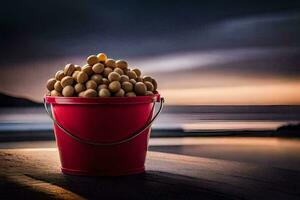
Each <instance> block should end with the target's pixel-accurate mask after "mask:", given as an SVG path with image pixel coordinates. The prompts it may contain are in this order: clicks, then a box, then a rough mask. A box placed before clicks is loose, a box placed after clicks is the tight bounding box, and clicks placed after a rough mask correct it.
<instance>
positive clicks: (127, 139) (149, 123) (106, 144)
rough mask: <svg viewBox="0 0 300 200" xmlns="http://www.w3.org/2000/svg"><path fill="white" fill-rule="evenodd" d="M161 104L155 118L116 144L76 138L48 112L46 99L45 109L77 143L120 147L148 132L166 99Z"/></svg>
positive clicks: (160, 100) (161, 100)
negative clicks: (119, 145) (145, 131)
mask: <svg viewBox="0 0 300 200" xmlns="http://www.w3.org/2000/svg"><path fill="white" fill-rule="evenodd" d="M155 102H156V100H155V99H154V100H153V107H152V109H151V115H152V113H153V111H154V108H155ZM159 102H160V106H159V109H158V111H157V113H156V114H155V115H154V117H153V118H152V119H151V120H150V121H149V122H148V123H147V124H145V126H144V127H142V128H140V129H139V130H137V131H135V132H134V133H133V134H132V135H130V136H129V137H127V138H125V139H122V140H119V141H115V142H107V143H101V142H92V141H87V140H84V139H81V138H79V137H77V136H75V135H74V134H72V133H70V132H69V131H68V130H67V129H65V128H64V127H63V126H62V125H61V124H60V123H59V122H58V121H56V119H54V117H53V116H52V114H51V112H49V110H48V106H47V102H46V99H45V97H44V107H45V110H46V112H47V114H48V115H49V117H50V118H51V119H52V121H53V122H54V123H55V124H56V125H57V126H58V127H59V128H60V129H61V130H62V131H63V132H64V133H65V134H66V135H68V136H69V137H71V138H72V139H74V140H76V141H77V142H80V143H83V144H88V145H92V146H112V145H118V144H122V143H125V142H128V141H130V140H132V139H133V138H135V137H137V136H139V135H140V134H141V133H142V132H143V131H144V130H146V129H147V128H149V127H150V126H151V124H152V123H153V122H154V120H155V119H156V118H157V117H158V115H159V114H160V113H161V111H162V108H163V104H164V102H165V100H164V98H163V97H160V99H159Z"/></svg>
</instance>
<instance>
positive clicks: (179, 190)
mask: <svg viewBox="0 0 300 200" xmlns="http://www.w3.org/2000/svg"><path fill="white" fill-rule="evenodd" d="M0 158H1V162H0V167H1V171H0V176H1V182H2V184H3V185H5V184H8V185H12V186H11V187H9V188H8V190H6V191H1V195H2V196H3V195H4V196H5V195H6V196H7V195H8V193H7V191H10V192H11V191H14V188H19V187H22V186H21V184H20V183H18V182H16V181H13V180H14V177H20V176H21V177H24V176H27V177H29V179H31V180H32V181H33V180H37V181H41V182H44V183H46V184H51V185H55V186H57V187H59V188H61V189H63V190H66V193H68V192H70V193H69V194H74V195H78V196H80V197H83V198H98V197H103V198H105V197H106V198H111V197H115V198H119V197H124V198H125V197H128V198H131V199H154V198H159V199H174V198H189V199H199V197H202V198H203V199H258V198H260V199H262V198H263V199H266V198H276V199H299V197H300V192H299V191H300V185H299V184H300V174H299V172H298V171H291V170H282V169H277V168H272V167H267V166H261V165H254V164H248V163H240V162H233V161H225V160H218V159H208V158H199V157H192V156H183V155H176V154H170V153H158V152H148V155H147V162H146V169H147V173H145V174H141V175H135V176H127V177H113V178H111V177H74V176H66V175H63V174H61V172H60V170H59V165H60V163H59V158H58V152H57V150H56V149H55V148H47V149H14V150H12V149H10V150H8V149H7V150H0ZM25 179H26V178H24V180H25ZM29 182H30V181H29ZM16 190H17V189H16ZM44 193H45V195H47V192H44ZM14 195H17V192H15V191H14ZM0 197H1V196H0Z"/></svg>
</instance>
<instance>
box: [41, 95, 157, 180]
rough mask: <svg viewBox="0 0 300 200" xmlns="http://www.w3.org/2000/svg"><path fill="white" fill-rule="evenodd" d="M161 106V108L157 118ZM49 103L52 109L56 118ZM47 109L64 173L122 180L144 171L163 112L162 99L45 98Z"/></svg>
mask: <svg viewBox="0 0 300 200" xmlns="http://www.w3.org/2000/svg"><path fill="white" fill-rule="evenodd" d="M156 102H160V107H159V110H158V111H157V113H156V114H155V116H153V117H152V115H153V111H154V108H155V104H156ZM47 103H49V104H51V108H52V114H51V113H50V112H49V111H48V107H47ZM44 104H45V109H46V111H47V112H48V114H49V116H50V117H51V119H52V120H53V122H54V133H55V138H56V143H57V146H58V150H59V155H60V161H61V170H62V172H63V173H66V174H72V175H89V176H96V175H99V176H119V175H128V174H136V173H141V172H144V171H145V166H144V164H145V158H146V152H147V148H148V140H149V136H150V130H151V124H152V122H153V121H154V120H155V119H156V117H157V116H158V115H159V113H160V111H161V109H162V107H163V98H160V95H159V94H155V95H154V96H138V97H113V98H112V97H106V98H78V97H51V96H46V97H45V99H44Z"/></svg>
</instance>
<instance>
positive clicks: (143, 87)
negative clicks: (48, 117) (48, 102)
mask: <svg viewBox="0 0 300 200" xmlns="http://www.w3.org/2000/svg"><path fill="white" fill-rule="evenodd" d="M141 75H142V74H141V71H140V70H139V69H137V68H134V69H130V68H128V64H127V62H126V61H125V60H116V61H115V60H114V59H110V58H107V56H106V55H105V54H104V53H99V54H98V55H97V56H96V55H91V56H89V57H88V58H87V64H86V65H84V66H83V67H80V66H79V65H74V64H67V65H66V66H65V68H64V70H60V71H58V72H56V74H55V77H54V78H51V79H49V80H48V81H47V89H48V93H47V95H49V96H64V97H98V96H99V97H110V96H112V97H123V96H126V97H135V96H151V95H153V92H154V91H156V89H157V82H156V81H155V79H153V78H151V77H150V76H143V77H142V76H141Z"/></svg>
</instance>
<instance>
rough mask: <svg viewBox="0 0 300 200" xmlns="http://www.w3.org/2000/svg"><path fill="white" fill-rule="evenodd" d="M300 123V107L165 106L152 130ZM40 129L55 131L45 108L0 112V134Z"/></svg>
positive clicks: (253, 127) (262, 127)
mask: <svg viewBox="0 0 300 200" xmlns="http://www.w3.org/2000/svg"><path fill="white" fill-rule="evenodd" d="M299 122H300V106H166V107H165V108H164V110H163V112H162V114H161V116H160V117H159V119H158V120H157V121H156V122H155V123H154V125H153V130H170V131H172V130H182V131H183V132H220V131H239V130H250V131H265V130H275V129H276V128H278V127H280V126H282V125H285V124H291V123H299ZM39 130H40V131H47V130H52V124H51V121H50V119H49V117H48V116H47V115H46V113H45V111H44V109H43V108H40V107H36V108H1V109H0V132H9V131H39Z"/></svg>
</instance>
